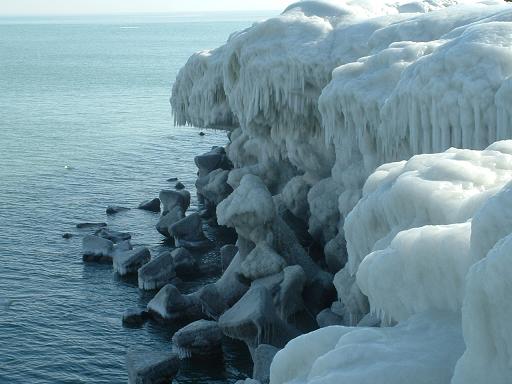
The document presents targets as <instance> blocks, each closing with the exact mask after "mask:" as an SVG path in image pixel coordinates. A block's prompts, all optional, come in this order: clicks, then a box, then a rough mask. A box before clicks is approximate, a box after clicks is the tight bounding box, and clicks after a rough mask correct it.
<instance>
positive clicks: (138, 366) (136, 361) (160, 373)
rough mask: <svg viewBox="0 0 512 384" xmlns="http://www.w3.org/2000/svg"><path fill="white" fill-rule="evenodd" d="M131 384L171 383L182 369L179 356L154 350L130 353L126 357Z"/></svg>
mask: <svg viewBox="0 0 512 384" xmlns="http://www.w3.org/2000/svg"><path fill="white" fill-rule="evenodd" d="M126 366H127V368H128V383H129V384H164V383H170V382H171V381H172V380H173V379H174V377H175V376H176V374H177V373H178V370H179V368H180V360H179V358H178V356H177V355H176V354H174V353H170V352H158V351H154V350H152V349H147V350H135V349H132V350H130V351H128V353H127V355H126Z"/></svg>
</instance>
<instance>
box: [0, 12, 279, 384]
mask: <svg viewBox="0 0 512 384" xmlns="http://www.w3.org/2000/svg"><path fill="white" fill-rule="evenodd" d="M269 16H271V14H268V13H267V14H263V13H260V14H253V13H250V14H249V13H245V14H208V15H200V14H189V15H174V16H172V15H143V16H137V15H125V16H103V17H67V18H66V17H59V18H50V17H46V18H15V19H14V18H11V19H9V18H0V383H2V384H3V383H11V384H15V383H24V384H26V383H125V382H126V381H127V374H126V368H125V355H126V350H127V349H128V348H131V347H150V348H153V349H159V350H170V338H171V336H172V334H173V332H174V330H173V329H171V328H170V327H164V326H161V325H157V324H153V323H147V324H146V325H145V326H144V327H142V328H135V329H134V328H124V327H123V326H122V324H121V316H122V313H123V311H124V310H125V309H127V308H130V307H140V308H142V307H144V306H145V305H146V303H147V302H148V301H149V300H150V299H151V297H152V296H153V295H154V293H146V294H145V293H142V292H141V291H139V289H138V288H137V286H136V281H134V280H133V279H120V278H119V277H116V276H115V275H114V273H113V271H112V267H111V266H108V265H97V264H84V263H83V262H82V258H81V252H80V250H81V238H82V237H83V235H85V234H88V233H91V232H92V230H90V229H89V230H78V229H76V228H75V225H76V224H77V223H80V222H86V221H89V222H90V221H93V222H94V221H99V222H103V221H104V222H107V223H108V225H109V227H111V228H112V229H116V230H122V231H128V232H131V233H132V239H133V240H132V243H133V244H140V245H147V246H149V247H150V249H151V250H152V252H153V253H158V252H159V251H160V250H162V249H165V248H167V247H169V245H168V244H166V243H165V242H164V241H163V238H162V236H160V235H159V234H158V233H157V232H156V230H155V229H154V225H155V223H156V222H157V220H158V214H153V213H149V212H144V211H140V210H137V209H132V210H130V211H127V212H122V213H119V214H117V215H114V216H108V217H107V215H106V214H105V208H106V206H107V205H109V204H116V205H123V206H127V207H131V208H134V207H136V206H137V205H138V204H139V203H140V202H141V201H143V200H146V199H149V198H153V197H156V196H158V192H159V191H160V190H161V189H164V188H173V186H174V185H173V183H170V182H167V181H166V180H167V179H168V178H171V177H178V178H179V179H180V180H181V181H182V182H183V183H184V184H185V185H186V187H187V188H188V189H189V190H190V191H191V192H192V195H193V197H194V198H193V202H192V206H191V210H194V209H197V202H196V199H195V189H194V181H195V172H196V169H195V166H194V163H193V158H194V156H195V155H197V154H199V153H202V152H205V151H207V150H208V149H209V148H210V147H211V146H213V145H224V144H225V143H226V140H227V139H226V134H225V132H222V131H213V130H206V131H205V133H206V135H205V136H199V135H198V132H199V130H198V129H197V128H194V127H174V126H173V117H172V114H171V110H170V106H169V95H170V90H171V85H172V82H173V80H174V78H175V76H176V74H177V72H178V70H179V68H180V67H181V66H182V65H183V64H184V63H185V62H186V60H187V58H188V57H189V56H190V55H191V54H192V53H193V52H195V51H198V50H202V49H208V48H214V47H216V46H218V45H219V44H222V43H223V42H224V41H225V40H226V39H227V38H228V36H229V34H230V33H232V32H233V31H236V30H240V29H243V28H245V27H248V26H250V25H251V24H252V22H254V21H257V20H261V19H263V18H266V17H269ZM66 232H70V233H72V234H73V235H74V236H73V237H72V238H71V239H69V240H66V239H63V238H62V234H63V233H66ZM212 235H213V233H210V234H209V236H212ZM217 243H218V244H217V248H216V249H214V250H213V251H211V252H209V253H208V254H205V255H201V258H202V260H203V261H204V262H205V266H206V267H207V268H206V270H207V275H206V277H203V278H202V280H201V281H199V282H197V281H196V282H190V283H188V285H187V284H184V287H183V289H184V290H185V291H186V290H187V289H188V290H193V289H195V288H197V287H196V286H194V285H198V284H199V285H200V284H204V283H205V282H208V281H213V280H214V279H215V278H216V276H217V275H218V274H219V273H220V270H219V268H218V265H219V260H218V252H217V251H218V246H220V245H221V244H222V241H218V242H217ZM250 368H251V367H250V357H249V355H248V353H247V351H246V349H245V347H244V346H242V345H240V344H239V343H236V342H227V343H226V345H225V347H224V356H223V357H218V358H214V359H207V360H205V361H192V362H186V363H185V364H184V367H183V369H182V370H181V373H180V375H179V376H178V377H177V378H176V379H175V380H174V382H175V383H226V382H233V381H235V380H236V379H240V378H244V377H246V376H247V374H250Z"/></svg>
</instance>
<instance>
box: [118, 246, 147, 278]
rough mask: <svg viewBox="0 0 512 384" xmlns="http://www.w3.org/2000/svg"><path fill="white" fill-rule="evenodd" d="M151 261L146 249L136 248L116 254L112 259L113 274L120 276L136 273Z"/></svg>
mask: <svg viewBox="0 0 512 384" xmlns="http://www.w3.org/2000/svg"><path fill="white" fill-rule="evenodd" d="M150 259H151V253H150V252H149V249H147V248H146V247H138V248H135V249H132V250H129V251H125V252H116V253H114V257H113V263H112V264H113V266H114V272H116V273H118V274H119V275H121V276H124V275H127V274H130V273H137V271H138V270H139V268H141V267H142V266H143V265H144V264H146V263H147V262H148V261H149V260H150Z"/></svg>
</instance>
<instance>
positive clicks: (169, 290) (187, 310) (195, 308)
mask: <svg viewBox="0 0 512 384" xmlns="http://www.w3.org/2000/svg"><path fill="white" fill-rule="evenodd" d="M147 308H148V312H149V313H150V314H151V315H152V316H153V317H154V318H155V319H157V320H159V321H176V320H180V321H182V320H183V321H185V320H188V321H195V320H199V319H201V318H202V317H203V312H202V307H201V301H200V300H199V299H198V298H197V297H195V296H193V295H182V294H181V293H180V291H179V290H178V288H176V287H175V286H174V285H172V284H167V285H166V286H164V287H163V288H162V289H161V290H160V291H158V293H157V294H156V295H155V297H154V298H153V299H151V301H150V302H149V303H148V306H147Z"/></svg>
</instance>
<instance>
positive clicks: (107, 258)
mask: <svg viewBox="0 0 512 384" xmlns="http://www.w3.org/2000/svg"><path fill="white" fill-rule="evenodd" d="M113 250H114V243H113V242H112V241H110V240H107V239H104V238H102V237H99V236H95V235H86V236H84V238H83V239H82V253H83V260H84V261H89V262H90V261H92V262H106V263H110V262H112V252H113Z"/></svg>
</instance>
